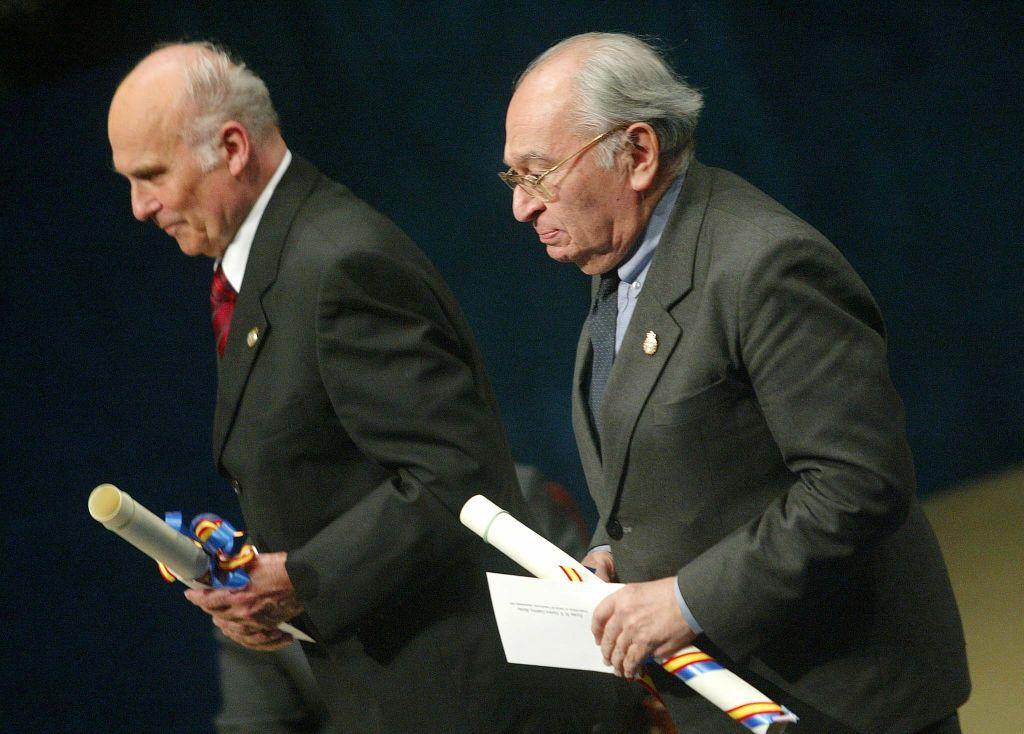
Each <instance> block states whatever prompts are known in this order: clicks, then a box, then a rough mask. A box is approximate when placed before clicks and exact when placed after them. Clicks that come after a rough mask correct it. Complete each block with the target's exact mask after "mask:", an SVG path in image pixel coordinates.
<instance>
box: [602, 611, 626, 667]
mask: <svg viewBox="0 0 1024 734" xmlns="http://www.w3.org/2000/svg"><path fill="white" fill-rule="evenodd" d="M621 636H622V624H621V622H620V621H619V617H618V615H612V617H611V618H610V619H609V620H608V622H607V623H606V624H605V626H604V634H603V635H602V637H601V655H602V656H603V657H604V661H605V662H606V663H608V664H610V665H611V666H612V667H616V666H615V660H614V659H613V655H614V653H615V649H616V648H617V647H618V646H619V645H620V644H621V643H622V642H624V641H623V640H620V639H619V638H620V637H621ZM620 659H621V655H620Z"/></svg>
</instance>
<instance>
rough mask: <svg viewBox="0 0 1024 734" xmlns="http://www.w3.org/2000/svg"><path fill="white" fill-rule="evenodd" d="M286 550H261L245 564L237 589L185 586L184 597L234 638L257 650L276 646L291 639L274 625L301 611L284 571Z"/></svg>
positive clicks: (287, 642) (281, 645)
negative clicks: (244, 582) (245, 573)
mask: <svg viewBox="0 0 1024 734" xmlns="http://www.w3.org/2000/svg"><path fill="white" fill-rule="evenodd" d="M287 557H288V554H287V553H264V554H262V555H259V556H256V558H254V559H253V561H252V562H251V563H250V564H249V565H248V566H247V567H246V570H247V571H248V572H249V583H248V585H246V586H245V587H243V588H241V589H189V590H188V591H186V592H185V597H186V598H187V599H188V600H189V601H190V602H192V603H193V604H195V605H196V606H197V607H199V608H200V609H202V610H203V611H205V612H206V613H207V614H209V615H211V616H212V617H213V623H214V624H216V625H217V626H218V627H220V629H221V630H223V632H224V634H225V635H227V636H228V637H230V638H231V639H232V640H234V641H235V642H237V643H239V644H241V645H245V646H246V647H251V648H254V649H257V650H277V649H279V648H282V647H285V646H287V645H288V644H289V643H291V641H292V637H291V635H289V634H287V633H286V632H282V631H281V630H279V629H277V624H278V623H279V622H286V621H288V620H289V619H291V618H293V617H295V616H296V615H298V614H300V613H301V612H302V605H301V604H300V603H299V601H298V599H296V598H295V589H294V588H293V587H292V582H291V579H289V578H288V571H287V570H286V569H285V565H284V562H285V559H286V558H287Z"/></svg>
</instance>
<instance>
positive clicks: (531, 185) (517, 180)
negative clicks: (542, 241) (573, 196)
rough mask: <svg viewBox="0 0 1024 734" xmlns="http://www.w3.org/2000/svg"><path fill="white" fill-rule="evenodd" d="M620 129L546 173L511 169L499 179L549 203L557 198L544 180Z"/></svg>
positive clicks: (565, 159) (609, 133)
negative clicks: (522, 171) (520, 171)
mask: <svg viewBox="0 0 1024 734" xmlns="http://www.w3.org/2000/svg"><path fill="white" fill-rule="evenodd" d="M620 129H621V128H618V127H615V128H612V129H611V130H608V131H606V132H603V133H601V134H600V135H598V136H597V137H596V138H594V139H593V140H591V141H590V142H589V143H587V144H586V145H584V146H583V147H582V148H580V149H579V150H577V151H576V152H575V153H573V154H572V155H570V156H568V157H567V158H563V159H562V160H560V161H559V162H558V163H556V164H555V165H553V166H551V168H549V169H547V170H546V171H541V172H540V173H516V172H515V171H514V170H512V169H511V168H509V169H508V170H507V171H503V172H502V173H499V174H498V178H500V179H501V180H502V181H504V182H505V183H506V184H508V187H509V188H510V189H512V190H513V191H515V190H516V186H521V187H522V188H523V191H525V192H526V193H527V194H528V195H529V196H534V197H536V198H538V199H540V200H541V201H543V202H549V201H551V200H552V199H554V198H555V197H554V196H553V195H552V194H551V191H550V190H549V189H548V188H547V187H546V186H545V185H544V183H543V181H544V179H545V178H546V177H547V176H549V175H551V174H552V173H554V172H555V171H557V170H558V169H559V168H561V167H562V166H564V165H565V164H566V163H568V162H569V161H571V160H572V159H573V158H575V157H576V156H578V155H582V154H583V153H586V152H587V151H588V150H590V149H591V148H592V147H594V146H595V145H597V144H598V143H600V142H601V141H602V140H604V139H605V138H607V137H608V136H609V135H611V134H612V133H613V132H616V131H618V130H620Z"/></svg>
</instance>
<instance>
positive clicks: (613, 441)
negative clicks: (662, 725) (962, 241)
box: [573, 161, 969, 733]
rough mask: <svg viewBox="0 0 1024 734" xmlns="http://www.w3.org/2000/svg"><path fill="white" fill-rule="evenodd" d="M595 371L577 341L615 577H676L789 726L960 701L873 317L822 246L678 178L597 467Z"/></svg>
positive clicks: (714, 719) (912, 724) (884, 716)
mask: <svg viewBox="0 0 1024 734" xmlns="http://www.w3.org/2000/svg"><path fill="white" fill-rule="evenodd" d="M595 288H596V282H595ZM648 332H653V334H654V336H650V337H649V336H648ZM645 338H647V339H648V343H649V344H650V343H651V342H652V340H653V339H656V340H657V349H656V351H655V352H654V353H653V354H651V355H648V354H647V353H645V351H644V349H643V348H642V345H643V343H644V340H645ZM590 360H591V347H590V340H589V337H588V335H587V333H586V329H584V333H583V334H582V335H581V338H580V343H579V349H578V352H577V361H576V371H575V381H574V394H573V424H574V428H575V432H576V437H577V442H578V445H579V450H580V455H581V457H582V461H583V466H584V469H585V472H586V475H587V481H588V483H589V486H590V489H591V493H592V494H593V497H594V501H595V502H596V504H597V507H598V510H599V513H600V522H599V525H598V532H597V534H596V535H595V537H594V539H593V544H594V545H598V544H602V543H610V544H611V547H612V552H613V555H614V557H615V560H616V564H617V568H618V572H619V575H620V577H621V578H622V580H624V581H627V582H628V581H643V580H651V579H656V578H662V577H665V576H677V577H678V582H679V586H680V589H681V591H682V593H683V596H684V598H685V600H686V602H687V604H688V606H689V607H690V610H691V611H692V612H693V614H694V616H695V617H696V619H697V621H698V622H699V623H700V624H701V625H702V626H703V628H704V632H705V636H704V637H702V638H699V639H698V645H704V646H705V647H709V648H713V650H715V651H717V652H718V653H719V654H720V655H723V656H725V657H726V658H727V660H731V661H732V663H733V664H734V665H735V666H736V669H737V672H738V673H739V674H740V675H742V676H745V677H747V678H749V679H755V678H756V679H757V680H767V681H768V683H769V684H770V685H772V686H775V687H777V690H778V695H780V697H781V698H782V699H783V701H782V702H783V703H785V704H787V705H789V706H790V707H791V708H792V709H793V711H794V712H796V713H797V714H798V715H799V714H801V708H802V707H803V708H804V709H805V711H812V710H814V709H817V710H819V711H823V712H825V713H826V714H827V715H829V716H831V717H834V718H835V719H836V720H838V721H841V722H843V723H845V724H846V725H847V726H849V727H851V728H853V729H855V730H857V731H865V732H894V733H895V732H910V731H915V730H916V729H918V728H920V727H922V726H924V725H926V724H929V723H931V722H933V721H936V720H938V719H940V718H942V717H943V716H945V715H948V714H950V713H952V712H953V711H954V709H955V708H956V707H957V706H958V705H960V704H961V703H963V701H964V700H966V698H967V694H968V690H969V682H968V676H967V665H966V660H965V653H964V640H963V634H962V630H961V625H960V620H959V616H958V612H957V609H956V603H955V601H954V598H953V594H952V590H951V587H950V584H949V580H948V577H947V573H946V569H945V566H944V563H943V561H942V558H941V555H940V552H939V548H938V545H937V543H936V540H935V537H934V535H933V533H932V530H931V528H930V526H929V525H928V523H927V521H926V520H925V518H924V516H923V514H922V512H921V509H920V507H919V505H918V502H917V500H916V498H915V494H914V475H913V463H912V460H911V456H910V451H909V448H908V446H907V443H906V440H905V438H904V431H903V408H902V404H901V401H900V399H899V397H898V396H897V394H896V392H895V390H894V388H893V385H892V383H891V381H890V378H889V375H888V370H887V366H886V356H885V340H884V328H883V324H882V319H881V316H880V315H879V312H878V309H877V307H876V305H875V303H874V301H873V300H872V298H871V296H870V294H869V293H868V290H867V288H866V287H865V285H864V284H863V283H862V282H861V280H860V279H859V278H858V277H857V275H856V274H855V273H854V272H853V270H852V269H851V267H850V266H849V264H848V263H847V262H846V261H845V260H844V259H843V257H842V256H841V255H840V254H839V252H838V251H837V250H836V249H835V248H834V247H833V246H832V245H831V244H830V243H829V242H828V241H826V240H825V238H824V237H823V236H822V235H821V234H820V233H818V232H817V231H815V230H814V229H813V228H811V227H810V226H809V225H807V224H806V223H804V222H803V221H801V220H800V219H799V218H797V217H796V216H795V215H793V214H792V213H790V212H788V211H787V210H785V209H784V208H783V207H782V206H780V205H779V204H778V203H776V202H774V201H772V200H771V199H770V198H768V197H767V196H765V195H764V194H763V193H761V192H760V191H758V190H757V189H755V188H754V187H752V186H750V185H749V184H747V183H746V182H744V181H742V180H741V179H739V178H738V177H736V176H734V175H732V174H730V173H727V172H725V171H721V170H717V169H713V168H706V167H704V166H702V165H700V164H699V163H698V162H696V161H693V162H692V164H691V166H690V168H689V171H688V173H687V176H686V180H685V182H684V186H683V189H682V191H681V193H680V196H679V199H678V201H677V203H676V206H675V209H674V211H673V212H672V215H671V218H670V220H669V222H668V224H667V227H666V230H665V232H664V235H663V236H662V239H661V242H660V244H659V246H658V249H657V251H656V253H655V257H654V260H653V263H652V265H651V269H650V271H649V273H648V276H647V279H646V282H645V284H644V289H643V292H642V293H641V295H640V299H639V302H638V304H637V307H636V311H635V313H634V315H633V317H632V320H631V322H630V325H629V328H628V330H627V331H626V333H625V336H624V339H623V342H622V346H621V348H620V351H619V353H618V356H617V357H616V360H615V363H614V366H613V368H612V372H611V376H610V378H609V382H608V386H607V389H606V392H605V398H604V404H603V407H602V416H603V436H604V438H603V462H602V460H601V456H600V455H599V453H598V450H597V446H596V443H595V437H594V435H593V434H592V431H591V428H590V424H589V421H588V416H589V412H588V411H589V409H588V408H587V375H589V371H590ZM710 651H712V650H709V652H710ZM752 682H753V681H752ZM773 690H774V689H773ZM676 704H677V705H676V706H675V707H674V708H673V704H672V702H670V708H673V711H674V713H677V714H678V715H679V716H687V717H692V718H691V719H689V721H690V722H697V721H698V720H702V721H703V720H706V721H708V722H710V723H707V724H706V726H707V727H708V728H707V729H706V730H707V731H719V730H720V731H733V730H734V726H733V725H732V724H731V722H729V721H728V720H727V719H725V717H722V716H720V715H719V714H717V713H715V712H713V711H710V709H708V710H703V709H701V710H700V711H699V712H694V713H684V709H685V708H686V707H687V706H690V707H692V708H694V709H700V707H699V706H698V705H697V704H695V703H693V702H689V703H684V702H682V700H680V701H677V702H676ZM735 728H736V729H738V727H735ZM693 730H694V731H698V730H701V731H703V730H704V729H700V728H699V725H698V724H696V723H694V729H693ZM812 730H814V729H813V728H812Z"/></svg>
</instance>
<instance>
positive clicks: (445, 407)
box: [213, 158, 588, 732]
mask: <svg viewBox="0 0 1024 734" xmlns="http://www.w3.org/2000/svg"><path fill="white" fill-rule="evenodd" d="M213 448H214V455H215V457H216V461H217V465H218V467H219V469H220V470H221V471H222V472H223V473H224V474H225V476H227V477H228V478H229V479H230V480H231V482H232V484H233V485H234V486H235V488H236V490H237V491H238V494H239V499H240V502H241V506H242V510H243V514H244V516H245V521H246V523H247V527H248V529H249V530H250V532H251V533H252V534H253V536H254V538H255V540H256V542H257V543H258V545H259V547H260V548H261V549H262V550H264V551H287V552H288V560H287V568H288V573H289V576H290V577H291V579H292V582H293V584H294V586H295V589H296V593H297V595H298V598H299V599H300V600H301V602H302V603H303V605H304V607H305V610H306V612H305V614H304V615H303V616H302V617H301V618H299V620H298V623H299V624H300V626H305V627H306V629H308V630H309V631H310V632H311V634H312V636H313V637H314V638H315V639H316V640H317V642H318V643H319V644H318V645H307V646H306V651H307V654H308V656H309V658H310V663H311V666H312V668H313V671H314V673H315V675H316V677H317V680H318V684H319V685H320V686H321V687H322V688H323V689H324V695H325V699H326V701H327V704H328V706H329V707H330V708H331V712H332V716H333V717H334V719H335V720H336V723H337V724H338V727H339V728H340V729H341V730H342V731H345V732H350V731H386V732H409V731H444V732H450V731H456V732H461V731H467V732H470V731H473V732H475V731H492V730H498V731H504V730H506V728H509V729H511V728H515V727H522V726H525V725H526V724H525V723H524V722H528V721H530V720H534V719H536V720H542V721H543V720H549V719H550V720H551V721H553V722H555V726H556V727H558V726H560V725H559V724H558V723H557V722H559V721H564V722H565V726H567V727H569V728H570V730H573V726H575V722H576V721H577V720H579V719H581V716H579V715H577V712H575V711H570V712H566V711H565V709H566V706H564V704H563V702H562V701H561V700H559V698H558V695H559V694H560V691H559V690H558V686H557V684H556V683H555V682H553V681H552V680H551V679H550V677H549V674H547V673H543V675H541V674H536V671H532V670H527V669H524V667H523V666H510V665H508V664H507V663H505V661H504V655H503V653H502V650H501V647H500V643H499V640H498V636H497V629H496V627H495V625H494V620H493V615H492V613H491V610H490V605H489V600H488V596H487V592H486V582H485V576H484V569H485V567H494V568H497V569H499V570H504V571H508V570H510V569H509V568H508V566H507V565H502V563H501V562H500V561H499V560H498V559H496V558H494V555H493V551H492V550H491V549H489V548H488V547H487V546H484V545H483V543H482V542H480V541H479V539H477V538H475V537H474V536H473V534H472V533H470V532H469V531H468V530H466V529H465V528H463V527H462V526H461V525H460V523H459V520H458V512H459V510H460V509H461V507H462V505H463V503H464V502H465V501H466V500H467V499H468V498H469V497H470V496H472V495H473V494H476V493H484V494H486V495H487V496H489V497H491V498H492V499H493V500H494V501H495V502H496V503H498V504H499V505H501V506H502V507H505V508H507V509H508V510H509V511H510V512H512V513H514V514H517V515H520V516H525V512H526V511H525V508H524V505H523V502H522V499H521V497H520V495H519V492H518V490H517V487H516V478H515V474H514V471H513V468H512V461H511V458H510V456H509V452H508V449H507V446H506V441H505V435H504V430H503V428H502V426H501V423H500V421H499V419H498V417H497V407H496V404H495V400H494V396H493V395H492V392H491V388H490V386H489V384H488V381H487V378H486V376H485V375H484V369H483V364H482V361H481V359H480V355H479V354H478V353H477V350H476V347H475V346H474V342H473V338H472V335H471V334H470V330H469V327H468V325H467V324H466V321H465V319H464V318H463V316H462V314H461V313H460V311H459V308H458V306H457V305H456V303H455V300H454V298H453V297H452V295H451V293H450V292H449V290H448V289H447V287H446V286H445V285H444V283H443V282H442V280H441V278H440V276H439V275H438V274H437V273H436V272H435V270H434V268H433V267H432V266H431V265H430V263H429V262H428V261H427V259H426V257H425V256H424V255H423V254H422V253H421V252H420V251H419V250H418V249H416V247H415V246H414V245H413V244H412V242H410V241H409V239H408V238H407V237H405V235H403V234H402V233H401V232H400V231H399V230H398V229H397V228H396V227H395V226H394V225H393V224H392V223H391V222H389V221H388V220H387V219H385V218H384V217H383V216H381V215H380V214H378V213H377V212H375V211H373V210H372V209H371V208H370V207H368V206H367V205H366V204H364V203H363V202H361V201H360V200H358V199H357V198H356V197H355V196H353V195H352V194H351V192H349V191H348V190H347V189H346V188H344V187H343V186H340V185H339V184H336V183H334V182H332V181H330V180H328V179H326V178H325V177H323V176H322V175H321V174H319V173H318V172H317V171H316V170H315V169H314V168H313V167H312V166H310V165H309V164H308V163H306V162H305V161H302V160H300V159H299V158H295V159H294V160H293V162H292V164H291V166H290V167H289V169H288V170H287V172H286V173H285V175H284V177H283V178H282V179H281V182H280V184H279V186H278V188H277V189H276V190H275V192H274V195H273V197H272V198H271V200H270V203H269V205H268V207H267V209H266V212H265V214H264V216H263V219H262V220H261V222H260V225H259V228H258V231H257V233H256V236H255V239H254V241H253V246H252V250H251V253H250V256H249V260H248V263H247V265H246V271H245V279H244V281H243V284H242V288H241V292H240V293H239V295H238V300H237V303H236V306H235V311H234V316H233V318H232V323H231V332H230V336H229V338H228V342H227V347H226V350H225V354H224V357H223V359H222V360H221V362H220V366H219V386H218V397H217V409H216V415H215V420H214V431H213ZM531 676H532V677H531ZM538 676H539V677H538ZM545 676H548V677H545ZM577 678H578V677H577ZM587 700H588V699H587V698H586V696H584V698H583V699H582V707H581V708H582V709H583V710H584V711H586V710H587V707H588V706H587Z"/></svg>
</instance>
